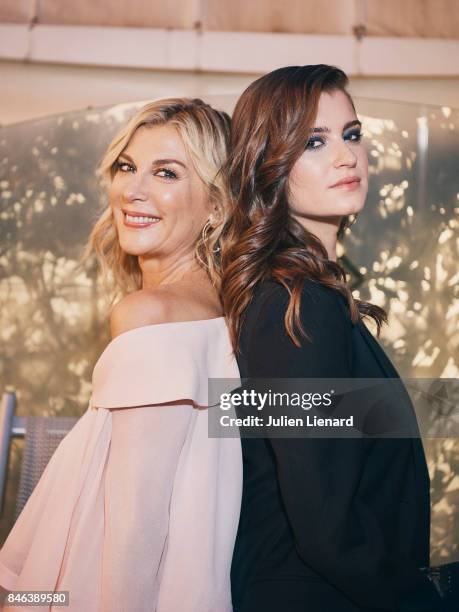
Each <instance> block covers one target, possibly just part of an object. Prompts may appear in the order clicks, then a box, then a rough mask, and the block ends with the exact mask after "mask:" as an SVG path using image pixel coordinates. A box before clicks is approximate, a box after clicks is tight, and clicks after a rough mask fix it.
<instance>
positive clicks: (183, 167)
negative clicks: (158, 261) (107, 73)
mask: <svg viewBox="0 0 459 612" xmlns="http://www.w3.org/2000/svg"><path fill="white" fill-rule="evenodd" d="M109 200H110V205H111V207H112V211H113V215H114V219H115V224H116V229H117V233H118V239H119V242H120V246H121V248H122V250H123V251H125V252H126V253H129V254H130V255H138V256H142V258H143V259H146V258H147V259H148V258H149V257H150V256H151V257H153V258H168V257H174V259H177V258H180V256H181V255H183V256H188V255H189V254H190V253H191V252H193V250H194V247H195V244H196V240H197V238H198V236H199V233H200V232H201V230H202V227H203V226H204V224H205V222H206V220H207V218H208V217H209V204H208V198H207V197H206V190H205V186H204V183H203V182H202V181H201V179H200V178H199V176H198V174H197V172H196V170H195V169H194V167H193V164H192V163H191V160H190V159H189V157H188V155H187V153H186V149H185V146H184V144H183V141H182V138H181V136H180V134H179V133H178V132H177V130H176V129H175V128H173V127H172V126H168V125H161V126H153V127H151V126H149V127H146V126H142V127H140V128H138V129H137V130H136V131H135V133H134V135H133V137H132V138H131V140H130V142H129V144H128V145H127V147H126V148H125V149H124V151H123V152H122V153H121V154H120V156H119V158H118V160H117V162H116V173H115V176H114V178H113V181H112V184H111V187H110V191H109Z"/></svg>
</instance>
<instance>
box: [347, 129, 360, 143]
mask: <svg viewBox="0 0 459 612" xmlns="http://www.w3.org/2000/svg"><path fill="white" fill-rule="evenodd" d="M362 138H363V134H362V132H361V131H360V130H359V131H357V132H349V134H346V140H350V141H351V142H360V141H361V140H362Z"/></svg>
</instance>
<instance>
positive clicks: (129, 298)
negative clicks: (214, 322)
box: [110, 285, 221, 338]
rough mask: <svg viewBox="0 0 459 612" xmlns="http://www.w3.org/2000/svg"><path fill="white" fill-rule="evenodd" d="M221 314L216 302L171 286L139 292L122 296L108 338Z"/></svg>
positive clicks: (115, 310)
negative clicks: (149, 326) (152, 326)
mask: <svg viewBox="0 0 459 612" xmlns="http://www.w3.org/2000/svg"><path fill="white" fill-rule="evenodd" d="M220 314H221V312H220V310H219V302H218V303H217V302H216V301H214V300H212V299H209V300H206V299H204V297H203V294H202V293H201V294H199V295H196V294H194V293H193V292H190V291H185V290H183V288H179V287H175V286H172V285H163V286H160V287H157V288H155V289H139V290H138V291H134V292H132V293H129V294H128V295H126V296H124V297H123V298H122V299H121V300H120V301H119V302H118V303H117V304H115V306H114V307H113V308H112V311H111V313H110V330H111V336H112V338H114V337H115V336H118V335H119V334H122V333H123V332H126V331H129V330H131V329H135V328H136V327H143V326H145V325H157V324H160V323H173V322H179V321H193V320H199V319H211V318H214V317H218V316H220Z"/></svg>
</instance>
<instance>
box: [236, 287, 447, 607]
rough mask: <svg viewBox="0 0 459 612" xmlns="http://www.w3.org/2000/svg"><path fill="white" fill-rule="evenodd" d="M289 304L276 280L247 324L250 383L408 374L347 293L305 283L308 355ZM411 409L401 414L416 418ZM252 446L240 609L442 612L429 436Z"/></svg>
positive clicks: (244, 348)
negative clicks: (433, 549)
mask: <svg viewBox="0 0 459 612" xmlns="http://www.w3.org/2000/svg"><path fill="white" fill-rule="evenodd" d="M288 300H289V296H288V293H287V291H286V290H285V289H284V288H283V287H282V285H280V284H278V283H275V282H274V281H266V282H263V283H261V284H260V285H259V286H258V287H257V290H256V292H255V295H254V298H253V300H252V302H251V303H250V305H249V307H248V309H247V311H246V314H245V318H244V322H243V326H242V333H241V356H240V357H239V358H238V364H239V369H240V373H241V378H246V377H254V378H273V377H277V378H281V377H282V378H293V377H295V378H350V377H352V378H396V377H398V374H397V372H396V370H395V368H394V367H393V365H392V364H391V362H390V360H389V359H388V357H387V356H386V355H385V353H384V351H383V350H382V348H381V347H380V345H379V344H378V342H377V341H376V340H375V339H374V338H373V336H372V335H371V333H370V332H369V331H368V330H367V328H366V327H365V325H364V324H363V323H362V321H359V323H358V324H357V325H353V324H352V321H351V319H350V314H349V310H348V307H347V303H346V301H345V299H344V298H343V297H342V296H341V295H340V294H339V293H338V292H336V291H334V290H332V289H329V288H327V287H324V286H323V285H320V284H317V283H314V282H312V281H309V280H308V281H306V283H305V286H304V289H303V292H302V299H301V320H302V322H303V325H304V327H305V329H306V331H307V332H308V334H309V335H310V336H311V337H312V343H311V342H307V341H305V340H303V339H301V343H302V346H301V347H300V348H297V347H296V346H295V345H294V344H293V342H292V341H291V339H290V338H289V336H288V335H287V333H286V330H285V326H284V315H285V311H286V308H287V304H288ZM407 397H408V396H407ZM405 402H409V399H407V400H404V402H399V403H400V404H401V405H400V410H410V411H412V406H411V405H408V404H407V403H405ZM267 435H269V434H267ZM241 442H242V453H243V462H244V486H243V496H242V509H241V519H240V523H239V530H238V535H237V539H236V545H235V551H234V557H233V564H232V570H231V580H232V590H233V605H234V610H235V612H347V611H349V612H351V611H352V612H356V611H365V612H367V611H368V612H369V611H370V610H371V611H375V612H376V611H379V612H381V611H383V610H387V611H389V610H391V611H395V610H417V611H419V612H431V611H433V610H437V609H439V610H440V609H441V608H437V607H436V606H438V605H439V603H440V599H439V597H438V595H437V593H436V590H435V588H434V587H433V585H432V584H431V583H430V582H429V581H428V580H427V578H425V577H424V575H423V574H422V573H421V572H420V571H419V569H418V568H420V567H424V566H428V565H429V529H430V499H429V476H428V471H427V466H426V461H425V456H424V452H423V447H422V442H421V440H420V439H419V438H398V439H382V438H379V439H368V438H367V439H362V438H360V439H358V438H347V439H344V438H341V439H336V438H334V439H331V438H314V439H311V438H309V439H285V438H284V439H282V438H274V437H272V438H261V439H253V438H252V439H250V438H245V439H244V438H243V439H242V440H241ZM409 602H410V603H409ZM411 602H415V604H416V606H417V607H410V605H411ZM415 604H414V603H413V605H415Z"/></svg>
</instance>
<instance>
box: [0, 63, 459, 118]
mask: <svg viewBox="0 0 459 612" xmlns="http://www.w3.org/2000/svg"><path fill="white" fill-rule="evenodd" d="M256 77H257V75H237V74H217V73H196V72H172V71H154V70H134V69H127V68H122V69H121V68H102V67H83V66H62V65H53V64H36V63H34V64H27V63H22V62H0V83H1V91H2V95H1V96H0V124H2V125H6V124H9V123H15V122H18V121H25V120H28V119H34V118H37V117H43V116H47V115H53V114H56V113H61V112H67V111H72V110H79V109H84V108H87V107H88V106H92V107H97V106H104V105H111V104H117V103H120V102H132V101H137V100H149V99H153V98H157V97H161V96H169V95H185V96H206V95H218V96H238V95H239V94H240V93H241V92H242V91H243V89H244V88H245V87H246V86H247V85H248V84H249V83H250V82H251V81H252V80H253V79H255V78H256ZM458 84H459V79H458V78H437V79H427V78H424V79H422V78H416V79H415V78H411V79H407V78H397V79H394V78H351V88H350V89H351V92H352V93H353V95H355V96H363V97H368V98H377V99H386V100H402V101H407V102H415V103H419V102H421V103H426V104H437V105H446V106H451V107H457V108H459V87H458Z"/></svg>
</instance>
